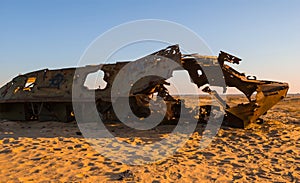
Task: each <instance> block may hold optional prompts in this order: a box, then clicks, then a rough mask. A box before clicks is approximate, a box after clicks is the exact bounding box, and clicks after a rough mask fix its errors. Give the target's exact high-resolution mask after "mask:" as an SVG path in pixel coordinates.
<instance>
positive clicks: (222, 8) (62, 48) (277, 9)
mask: <svg viewBox="0 0 300 183" xmlns="http://www.w3.org/2000/svg"><path fill="white" fill-rule="evenodd" d="M299 17H300V1H297V0H277V1H273V0H228V1H224V0H215V1H196V0H195V1H178V0H172V1H168V0H166V1H150V0H145V1H138V0H127V1H121V0H119V1H117V0H110V1H91V0H88V1H83V0H81V1H79V0H51V1H38V0H35V1H33V0H27V1H21V0H20V1H15V0H12V1H9V0H1V1H0V23H1V24H0V26H1V28H0V63H1V67H0V69H1V70H0V84H1V86H2V85H3V84H5V83H6V82H8V81H10V80H11V79H12V78H13V77H15V76H16V75H18V74H19V73H26V72H29V71H34V70H38V69H43V68H50V69H54V68H62V67H71V66H76V65H77V63H78V61H79V59H80V57H81V55H82V54H83V53H84V51H85V49H86V48H87V47H88V46H89V44H90V43H91V42H92V41H93V40H94V39H95V38H97V37H98V36H99V35H101V34H102V33H104V32H105V31H107V30H109V29H111V28H113V27H115V26H118V25H120V24H122V23H126V22H129V21H134V20H140V19H161V20H168V21H173V22H176V23H179V24H182V25H183V26H186V27H188V28H189V29H191V30H193V31H194V32H195V33H197V34H198V35H199V36H200V37H201V38H203V40H204V41H205V42H206V43H207V45H208V46H209V47H210V48H211V50H212V52H213V54H214V55H218V52H219V51H220V50H224V51H226V52H229V53H231V54H234V55H236V56H238V57H240V58H242V59H243V61H242V62H241V64H240V65H238V66H236V65H235V66H234V67H235V68H236V69H237V70H238V71H240V72H245V73H247V74H249V75H256V76H257V78H258V79H266V80H275V81H285V82H288V83H289V84H290V90H289V92H290V93H300V82H299V75H300V71H299V66H300V62H299V53H300V52H299V48H300V35H299V34H300V18H299ZM157 46H158V47H157V49H161V48H163V47H159V46H161V45H157ZM153 51H156V50H153ZM150 52H151V51H150ZM147 53H149V49H148V50H147V49H145V50H144V51H143V49H138V50H137V51H136V52H135V53H134V57H136V56H144V55H145V54H147ZM130 54H131V53H128V55H130ZM123 57H124V55H123ZM121 58H122V57H121ZM128 59H131V58H128ZM91 62H92V61H91ZM91 64H95V63H94V61H93V62H92V63H91Z"/></svg>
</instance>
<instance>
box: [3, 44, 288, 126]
mask: <svg viewBox="0 0 300 183" xmlns="http://www.w3.org/2000/svg"><path fill="white" fill-rule="evenodd" d="M151 55H152V56H162V57H165V58H168V59H172V60H173V61H174V62H176V63H177V64H179V65H180V66H181V68H180V69H184V70H186V71H187V72H188V74H189V76H190V78H191V81H192V82H193V83H194V84H196V85H197V87H198V88H200V87H203V86H204V87H205V86H207V85H208V84H209V85H208V86H207V87H205V88H204V89H203V91H205V92H207V93H209V94H210V95H211V96H212V97H214V98H215V99H216V100H218V102H219V103H220V106H221V107H223V108H224V109H223V110H224V111H225V117H224V124H226V125H229V126H232V127H239V128H243V127H245V126H247V125H248V124H249V123H253V122H257V121H258V120H260V116H261V115H263V114H265V113H266V112H267V110H269V109H270V108H271V107H272V106H274V105H275V104H276V103H277V102H278V101H280V100H281V99H283V98H284V97H285V96H286V94H287V91H288V84H287V83H281V82H274V81H263V80H256V78H249V77H247V76H245V74H242V73H239V72H238V71H236V70H234V69H233V68H231V67H230V66H229V65H226V64H225V63H226V62H229V63H233V64H239V62H240V61H241V59H239V58H237V57H235V56H232V55H230V54H227V53H224V52H220V54H219V56H218V57H215V56H201V55H198V54H192V55H183V54H181V52H180V50H179V46H178V45H174V46H170V47H168V48H166V49H163V50H160V51H158V52H155V53H153V54H151ZM143 58H144V57H143ZM143 58H141V59H143ZM128 63H129V62H117V63H115V64H104V65H93V66H86V67H78V68H66V69H59V70H48V69H44V70H39V71H35V72H31V73H27V74H24V75H19V76H17V77H15V78H14V79H13V80H12V81H10V82H9V83H7V84H6V85H5V86H3V87H2V88H1V89H0V118H1V119H8V120H21V121H24V120H40V121H50V120H55V121H71V120H74V112H73V103H72V88H73V84H74V83H76V85H82V87H81V89H80V91H78V93H79V95H78V99H76V100H77V101H79V102H81V103H82V104H84V103H88V102H95V101H96V105H97V110H98V112H99V115H100V116H101V118H102V119H103V120H108V121H109V120H116V119H117V117H116V115H115V114H114V110H113V108H112V102H118V100H113V99H112V98H111V87H112V84H113V82H114V79H115V77H116V75H117V74H118V72H119V71H120V70H121V69H122V68H123V67H124V66H125V65H126V64H128ZM212 68H219V69H221V71H222V73H223V80H225V85H226V86H225V87H235V88H237V89H238V90H240V91H241V92H242V93H243V94H244V95H245V96H246V97H247V98H248V102H247V103H243V104H239V105H237V106H229V105H227V104H226V103H225V101H223V100H222V98H221V97H220V96H219V95H218V94H217V93H216V92H215V91H214V90H211V88H210V85H213V84H212V83H214V82H212V81H213V80H214V79H213V78H212V77H211V76H209V77H207V71H208V70H211V69H212ZM76 70H77V71H78V70H79V71H80V73H81V74H80V76H78V75H77V74H75V73H76ZM99 70H102V71H103V72H104V80H105V81H106V82H107V85H106V87H105V88H104V89H96V90H89V89H88V88H86V87H84V82H85V79H86V77H87V75H89V74H90V73H94V72H97V71H99ZM174 70H176V69H174ZM212 70H213V69H212ZM172 71H173V70H171V71H169V72H170V73H171V74H169V75H168V76H167V77H172ZM199 71H201V73H202V74H199ZM167 79H168V78H161V77H157V76H152V77H147V78H144V79H141V80H139V81H138V82H136V83H134V85H133V86H132V89H131V91H130V96H129V103H130V107H131V110H132V111H133V113H134V114H135V115H136V116H137V117H141V118H143V117H147V116H148V115H149V114H150V113H151V111H150V110H149V99H150V97H151V96H152V95H153V94H154V93H156V94H157V95H158V96H160V97H161V98H162V99H163V100H164V101H165V103H166V104H167V106H168V107H167V112H166V114H165V120H176V119H177V118H179V117H180V115H181V114H180V111H181V110H180V108H181V107H182V105H181V100H180V99H178V98H176V97H173V96H171V95H170V94H169V92H168V90H167V89H166V87H165V85H166V84H167V83H166V80H167ZM216 85H217V84H216ZM224 89H225V88H224ZM89 92H94V94H95V95H94V100H92V101H91V100H88V99H87V98H84V97H80V96H81V95H80V93H83V94H84V93H89ZM254 93H256V96H255V98H253V97H251V96H252V95H253V94H254ZM82 96H85V95H82ZM127 100H128V97H127ZM195 105H198V104H195ZM199 109H200V110H199V120H200V121H201V120H203V119H204V118H205V116H207V115H208V114H209V113H210V106H199Z"/></svg>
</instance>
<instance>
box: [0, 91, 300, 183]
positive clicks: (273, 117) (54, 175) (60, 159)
mask: <svg viewBox="0 0 300 183" xmlns="http://www.w3.org/2000/svg"><path fill="white" fill-rule="evenodd" d="M228 100H229V103H231V104H238V103H240V102H241V100H244V99H241V98H239V97H234V96H232V97H229V98H228ZM200 102H201V101H200ZM202 102H205V101H204V100H203V101H202ZM245 102H246V101H245ZM186 103H187V105H192V104H193V100H192V99H191V100H190V101H188V100H187V101H186ZM263 118H264V120H265V123H264V124H262V125H258V124H252V125H250V126H249V127H248V128H247V129H234V128H229V127H222V128H221V129H220V130H219V132H218V134H217V136H216V137H215V138H214V139H213V141H212V143H211V144H209V146H208V147H207V148H205V149H200V148H199V140H201V134H202V131H203V125H201V124H199V125H198V126H197V128H196V130H195V132H194V133H193V134H192V137H191V138H190V139H189V140H188V141H187V143H186V144H185V145H184V146H183V147H182V148H181V149H179V150H178V151H177V152H176V153H175V154H174V155H173V156H169V157H165V158H162V159H161V160H160V161H157V162H155V163H150V164H146V165H126V164H124V163H120V162H116V161H115V160H114V159H109V158H107V157H104V156H103V155H101V154H100V153H99V152H97V151H96V150H95V149H94V148H93V146H91V145H90V144H89V143H88V142H86V140H85V139H84V138H83V137H82V135H81V133H80V131H79V129H78V128H77V125H76V122H72V123H60V122H11V121H1V122H0V164H1V168H0V177H1V178H0V182H120V181H128V182H156V183H158V182H161V183H163V182H299V181H300V168H299V167H300V166H299V165H300V97H298V96H292V97H291V96H289V97H287V98H286V99H284V100H283V101H281V102H280V103H278V104H277V105H276V106H274V107H273V108H272V109H271V110H270V111H269V112H268V113H267V114H266V115H265V116H264V117H263ZM110 128H111V129H110V130H111V131H112V132H113V133H114V134H115V135H117V136H119V137H118V138H119V140H121V141H123V142H126V143H129V144H132V145H143V144H149V143H150V144H151V143H153V142H156V141H158V140H160V139H163V138H166V137H167V136H168V133H169V132H170V131H172V129H173V128H174V126H172V125H161V126H158V127H156V128H154V129H152V131H151V133H142V132H140V133H137V132H136V131H130V130H128V129H127V128H124V127H120V126H118V125H116V126H113V125H111V126H110ZM100 140H101V139H100ZM175 141H176V139H174V143H175ZM100 144H101V143H100ZM112 148H113V149H114V150H118V148H119V147H118V146H117V145H116V144H112ZM163 148H164V147H160V148H156V149H155V150H154V151H153V153H156V154H157V156H161V152H163V151H164V150H165V149H163ZM119 150H124V149H119ZM131 157H132V153H131V152H128V154H127V155H126V157H122V158H125V159H126V158H131ZM137 161H138V158H137Z"/></svg>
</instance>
